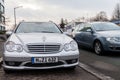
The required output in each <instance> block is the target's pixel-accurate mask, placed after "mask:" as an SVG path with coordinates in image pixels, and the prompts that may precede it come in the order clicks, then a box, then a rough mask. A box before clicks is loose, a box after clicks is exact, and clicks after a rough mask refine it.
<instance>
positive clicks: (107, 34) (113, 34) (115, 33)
mask: <svg viewBox="0 0 120 80" xmlns="http://www.w3.org/2000/svg"><path fill="white" fill-rule="evenodd" d="M97 33H98V34H100V35H102V36H104V37H120V30H115V31H100V32H97Z"/></svg>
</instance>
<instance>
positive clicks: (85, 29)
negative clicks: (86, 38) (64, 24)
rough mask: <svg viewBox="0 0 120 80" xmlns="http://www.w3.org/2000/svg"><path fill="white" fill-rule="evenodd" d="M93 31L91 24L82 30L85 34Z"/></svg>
mask: <svg viewBox="0 0 120 80" xmlns="http://www.w3.org/2000/svg"><path fill="white" fill-rule="evenodd" d="M91 30H92V29H91V25H90V24H85V25H84V28H83V29H82V31H84V32H89V31H91Z"/></svg>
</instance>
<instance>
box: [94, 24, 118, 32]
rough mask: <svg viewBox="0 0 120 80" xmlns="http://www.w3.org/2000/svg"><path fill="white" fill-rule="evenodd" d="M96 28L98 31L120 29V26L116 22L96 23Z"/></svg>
mask: <svg viewBox="0 0 120 80" xmlns="http://www.w3.org/2000/svg"><path fill="white" fill-rule="evenodd" d="M94 29H95V30H96V31H111V30H120V27H119V26H117V25H116V24H114V23H96V24H94Z"/></svg>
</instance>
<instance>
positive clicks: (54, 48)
mask: <svg viewBox="0 0 120 80" xmlns="http://www.w3.org/2000/svg"><path fill="white" fill-rule="evenodd" d="M27 47H28V51H29V52H30V53H56V52H59V51H60V45H59V44H57V45H46V44H45V45H37V44H35V45H33V44H30V45H27Z"/></svg>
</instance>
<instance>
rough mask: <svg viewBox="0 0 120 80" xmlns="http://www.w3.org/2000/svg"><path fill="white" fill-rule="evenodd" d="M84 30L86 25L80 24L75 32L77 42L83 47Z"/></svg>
mask: <svg viewBox="0 0 120 80" xmlns="http://www.w3.org/2000/svg"><path fill="white" fill-rule="evenodd" d="M83 30H84V24H80V25H78V26H77V27H76V29H75V31H74V33H75V40H76V41H77V42H78V43H79V44H81V45H82V44H83V41H84V36H83Z"/></svg>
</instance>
